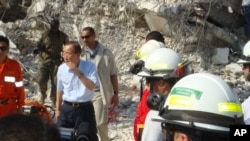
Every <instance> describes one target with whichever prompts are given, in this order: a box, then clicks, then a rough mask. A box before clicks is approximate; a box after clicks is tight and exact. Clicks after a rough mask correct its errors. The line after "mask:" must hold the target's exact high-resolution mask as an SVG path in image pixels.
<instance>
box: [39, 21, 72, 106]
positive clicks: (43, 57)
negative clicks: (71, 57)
mask: <svg viewBox="0 0 250 141" xmlns="http://www.w3.org/2000/svg"><path fill="white" fill-rule="evenodd" d="M59 25H60V23H59V21H58V20H52V21H51V23H50V29H49V30H46V31H45V32H44V33H43V34H42V37H41V39H40V41H39V43H38V49H37V50H38V51H39V63H38V70H39V75H38V84H39V87H40V92H41V97H40V103H41V104H44V100H45V99H46V97H47V94H46V92H47V88H48V86H47V83H48V80H49V79H50V81H51V91H50V100H51V102H52V106H55V101H56V72H57V68H58V66H59V65H60V64H61V62H62V61H61V51H62V47H63V45H64V44H65V43H66V42H67V41H68V36H67V35H66V34H65V33H64V32H62V31H60V30H59Z"/></svg>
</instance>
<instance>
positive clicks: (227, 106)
mask: <svg viewBox="0 0 250 141" xmlns="http://www.w3.org/2000/svg"><path fill="white" fill-rule="evenodd" d="M218 108H219V112H236V113H242V108H241V105H240V104H239V103H232V102H230V103H219V104H218Z"/></svg>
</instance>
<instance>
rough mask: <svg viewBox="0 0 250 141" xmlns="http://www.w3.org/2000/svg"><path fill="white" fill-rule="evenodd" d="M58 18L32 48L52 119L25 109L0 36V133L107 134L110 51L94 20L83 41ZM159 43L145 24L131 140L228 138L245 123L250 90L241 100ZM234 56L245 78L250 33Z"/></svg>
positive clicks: (112, 90) (112, 101) (91, 139)
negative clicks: (66, 131)
mask: <svg viewBox="0 0 250 141" xmlns="http://www.w3.org/2000/svg"><path fill="white" fill-rule="evenodd" d="M59 25H60V23H59V21H58V20H52V21H51V23H50V28H49V29H48V30H46V31H45V32H44V33H43V34H42V37H41V39H40V41H39V43H38V46H37V48H36V49H35V50H34V51H33V53H34V54H38V55H39V59H40V60H39V64H38V73H39V75H38V76H39V77H38V80H37V82H38V84H39V87H40V92H41V97H40V100H39V102H40V103H41V104H44V102H45V99H46V98H47V90H48V86H47V83H48V81H49V79H50V82H51V91H50V94H49V95H50V100H51V102H52V106H54V107H55V111H56V114H55V123H48V122H44V121H43V120H42V119H41V118H40V117H39V115H24V114H23V109H22V108H23V105H24V104H25V93H24V86H23V83H22V80H23V76H22V69H21V67H20V65H19V63H18V61H16V60H13V59H10V58H9V57H8V52H9V39H8V38H7V37H5V36H0V136H1V138H0V141H1V140H3V141H7V140H15V138H19V139H22V140H27V141H32V140H39V139H40V140H54V141H59V140H64V141H66V140H67V139H63V138H62V136H61V135H60V128H68V129H73V130H69V131H70V132H72V134H70V136H71V137H70V138H69V139H68V140H75V141H80V140H86V141H109V140H110V139H109V137H108V112H109V111H112V110H114V109H115V107H116V106H117V105H118V104H119V89H118V78H117V74H118V68H117V67H116V62H115V59H114V55H113V53H112V51H111V50H110V49H108V48H107V47H105V46H104V45H102V44H101V43H100V42H99V41H97V39H96V36H97V35H96V32H95V29H94V28H92V27H85V28H83V29H82V31H81V33H80V36H81V39H82V42H83V44H84V46H83V47H81V46H80V44H79V42H76V41H71V40H69V37H68V35H67V34H65V33H64V32H62V31H60V30H59ZM164 43H165V42H164V36H163V35H162V34H161V33H160V32H158V31H152V32H150V33H149V34H148V35H147V36H146V43H145V44H144V45H143V46H142V47H141V48H140V49H139V50H138V51H137V52H136V57H137V59H138V62H136V63H135V64H133V65H132V66H131V68H130V72H131V73H133V74H134V75H135V76H137V77H139V78H140V79H141V82H142V83H141V85H142V87H141V99H140V101H139V103H138V107H137V111H136V116H135V120H134V129H133V136H134V140H135V141H152V140H153V141H193V140H201V141H208V140H215V141H219V140H224V141H226V140H229V133H230V129H229V126H230V125H237V124H242V125H244V124H250V110H249V108H248V107H249V104H250V98H248V99H246V100H245V101H244V102H243V103H242V104H241V103H240V102H239V98H238V97H237V96H236V95H235V94H234V93H233V91H232V90H231V88H230V87H229V85H228V84H227V83H226V82H225V81H224V80H222V78H220V77H219V76H216V75H213V74H210V73H193V71H192V68H190V66H189V64H190V61H189V60H183V58H182V57H181V55H180V54H178V53H177V52H176V51H174V50H172V49H170V48H167V47H166V46H165V45H164ZM237 63H238V64H242V67H243V72H244V77H245V79H246V81H250V41H248V42H247V43H246V44H245V46H244V49H243V52H242V55H241V57H240V60H239V61H238V62H237ZM10 123H11V124H10ZM24 123H25V124H24ZM15 127H16V128H15ZM6 129H8V130H6ZM73 133H75V134H73ZM81 133H82V134H81ZM74 135H75V136H74Z"/></svg>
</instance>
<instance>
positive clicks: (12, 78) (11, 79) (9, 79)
mask: <svg viewBox="0 0 250 141" xmlns="http://www.w3.org/2000/svg"><path fill="white" fill-rule="evenodd" d="M4 81H5V82H13V83H14V82H15V81H16V78H15V77H13V76H5V77H4Z"/></svg>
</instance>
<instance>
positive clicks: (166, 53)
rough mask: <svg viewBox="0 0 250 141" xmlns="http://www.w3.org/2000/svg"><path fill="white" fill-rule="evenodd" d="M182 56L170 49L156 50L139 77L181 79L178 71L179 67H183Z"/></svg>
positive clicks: (147, 60) (149, 57)
mask: <svg viewBox="0 0 250 141" xmlns="http://www.w3.org/2000/svg"><path fill="white" fill-rule="evenodd" d="M184 63H186V62H184V61H182V58H181V56H180V55H179V54H178V53H176V52H175V51H174V50H172V49H170V48H159V49H156V50H154V51H153V52H152V53H151V54H150V55H149V56H148V58H147V59H146V61H145V66H144V68H143V69H142V71H141V72H139V73H138V74H137V75H139V76H144V77H162V78H165V79H167V78H170V77H180V75H178V73H181V71H176V70H177V68H178V67H179V66H182V65H183V64H184Z"/></svg>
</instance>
